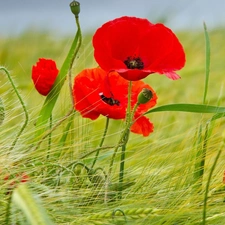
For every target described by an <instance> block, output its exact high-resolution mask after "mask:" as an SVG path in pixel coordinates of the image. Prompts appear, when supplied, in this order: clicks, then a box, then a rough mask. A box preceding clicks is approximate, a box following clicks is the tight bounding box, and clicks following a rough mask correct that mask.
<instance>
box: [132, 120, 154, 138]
mask: <svg viewBox="0 0 225 225" xmlns="http://www.w3.org/2000/svg"><path fill="white" fill-rule="evenodd" d="M136 118H137V116H136ZM153 129H154V126H153V124H152V123H151V122H150V120H149V119H148V118H147V117H145V116H142V117H140V118H138V119H137V120H136V121H135V122H134V124H133V125H132V126H131V132H133V133H136V134H142V135H143V136H144V137H147V136H149V134H150V133H152V132H153Z"/></svg>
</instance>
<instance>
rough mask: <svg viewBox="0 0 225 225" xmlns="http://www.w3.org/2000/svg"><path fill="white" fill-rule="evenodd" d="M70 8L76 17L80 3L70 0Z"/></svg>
mask: <svg viewBox="0 0 225 225" xmlns="http://www.w3.org/2000/svg"><path fill="white" fill-rule="evenodd" d="M70 9H71V12H72V13H73V14H74V15H75V17H78V15H79V13H80V3H79V2H77V1H72V2H71V3H70Z"/></svg>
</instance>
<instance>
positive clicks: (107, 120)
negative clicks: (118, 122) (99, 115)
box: [91, 117, 109, 169]
mask: <svg viewBox="0 0 225 225" xmlns="http://www.w3.org/2000/svg"><path fill="white" fill-rule="evenodd" d="M108 127H109V118H108V117H107V118H106V124H105V130H104V132H103V136H102V139H101V142H100V144H99V147H98V149H97V152H96V155H95V159H94V161H93V163H92V166H91V169H93V168H94V165H95V163H96V161H97V159H98V155H99V152H100V149H101V147H102V145H103V143H104V140H105V136H106V134H107V131H108Z"/></svg>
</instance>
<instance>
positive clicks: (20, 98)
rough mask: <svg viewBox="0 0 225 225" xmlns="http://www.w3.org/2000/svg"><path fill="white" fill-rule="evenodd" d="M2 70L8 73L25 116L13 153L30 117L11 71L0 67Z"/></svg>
mask: <svg viewBox="0 0 225 225" xmlns="http://www.w3.org/2000/svg"><path fill="white" fill-rule="evenodd" d="M0 70H3V71H4V72H5V73H6V75H7V77H8V80H9V82H10V83H11V85H12V88H13V90H14V92H15V93H16V96H17V98H18V99H19V102H20V104H21V106H22V108H23V111H24V115H25V120H24V124H23V125H22V127H21V129H20V131H19V132H18V134H17V135H16V138H15V140H14V141H13V143H12V145H11V148H10V151H11V150H12V149H13V148H14V147H15V145H16V142H17V141H18V139H19V137H20V135H21V134H22V133H23V131H24V129H25V128H26V126H27V124H28V120H29V117H28V112H27V108H26V106H25V104H24V101H23V99H22V97H21V96H20V94H19V92H18V90H17V88H16V86H15V84H14V82H13V80H12V78H11V76H10V73H9V71H8V70H7V69H6V68H4V67H0Z"/></svg>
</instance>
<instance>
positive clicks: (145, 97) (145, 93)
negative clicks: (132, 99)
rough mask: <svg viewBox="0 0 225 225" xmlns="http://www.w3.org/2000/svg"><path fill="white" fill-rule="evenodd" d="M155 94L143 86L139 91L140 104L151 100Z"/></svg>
mask: <svg viewBox="0 0 225 225" xmlns="http://www.w3.org/2000/svg"><path fill="white" fill-rule="evenodd" d="M152 96H153V94H152V91H151V90H149V89H147V88H143V89H142V91H141V92H140V93H139V95H138V104H145V103H147V102H148V101H150V100H151V98H152Z"/></svg>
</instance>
